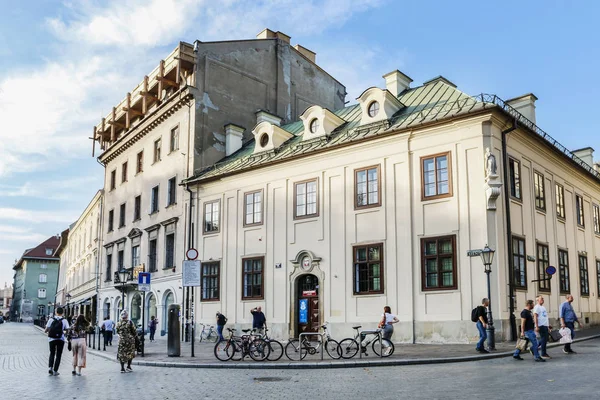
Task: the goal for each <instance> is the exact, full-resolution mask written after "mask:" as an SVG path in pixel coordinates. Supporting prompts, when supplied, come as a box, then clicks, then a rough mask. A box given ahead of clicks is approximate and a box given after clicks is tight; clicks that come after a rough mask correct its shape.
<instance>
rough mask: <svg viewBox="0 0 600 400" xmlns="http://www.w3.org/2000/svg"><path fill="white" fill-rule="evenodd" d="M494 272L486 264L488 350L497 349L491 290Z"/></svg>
mask: <svg viewBox="0 0 600 400" xmlns="http://www.w3.org/2000/svg"><path fill="white" fill-rule="evenodd" d="M491 273H492V271H491V269H490V268H489V267H488V266H486V271H485V274H486V275H487V295H488V301H489V304H488V309H487V319H488V324H487V329H486V331H487V343H488V350H490V351H492V350H496V338H495V337H494V334H495V328H494V318H493V316H492V300H491V290H490V274H491Z"/></svg>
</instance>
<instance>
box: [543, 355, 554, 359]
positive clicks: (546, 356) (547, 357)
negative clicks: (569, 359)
mask: <svg viewBox="0 0 600 400" xmlns="http://www.w3.org/2000/svg"><path fill="white" fill-rule="evenodd" d="M542 358H543V359H546V360H549V359H551V358H552V357H550V356H549V355H548V354H542Z"/></svg>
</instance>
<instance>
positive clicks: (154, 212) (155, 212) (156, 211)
mask: <svg viewBox="0 0 600 400" xmlns="http://www.w3.org/2000/svg"><path fill="white" fill-rule="evenodd" d="M158 212H159V210H155V211H151V212H150V213H149V214H148V215H154V214H158Z"/></svg>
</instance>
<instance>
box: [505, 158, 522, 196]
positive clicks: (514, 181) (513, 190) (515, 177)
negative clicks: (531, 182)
mask: <svg viewBox="0 0 600 400" xmlns="http://www.w3.org/2000/svg"><path fill="white" fill-rule="evenodd" d="M515 164H516V166H517V168H515V167H514V166H515ZM515 173H516V174H515ZM521 178H522V175H521V161H519V160H517V159H516V158H513V157H509V158H508V180H509V184H510V186H509V193H510V197H511V198H513V199H515V200H518V201H522V200H523V190H522V187H521V181H522V179H521ZM517 191H518V193H517Z"/></svg>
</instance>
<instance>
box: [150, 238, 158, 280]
mask: <svg viewBox="0 0 600 400" xmlns="http://www.w3.org/2000/svg"><path fill="white" fill-rule="evenodd" d="M156 261H157V257H156V239H153V240H150V241H149V242H148V271H149V272H156V271H158V265H157V263H156Z"/></svg>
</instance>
